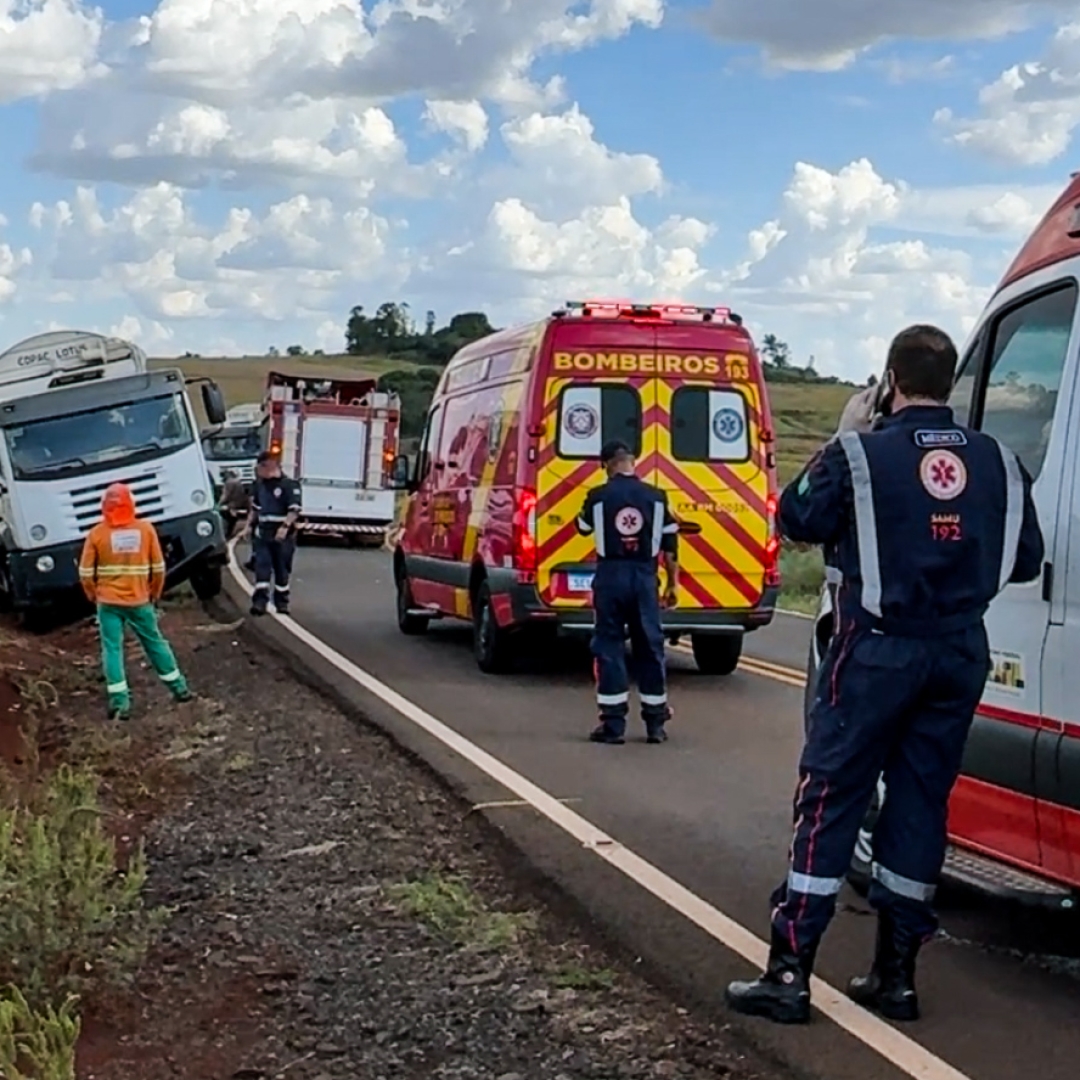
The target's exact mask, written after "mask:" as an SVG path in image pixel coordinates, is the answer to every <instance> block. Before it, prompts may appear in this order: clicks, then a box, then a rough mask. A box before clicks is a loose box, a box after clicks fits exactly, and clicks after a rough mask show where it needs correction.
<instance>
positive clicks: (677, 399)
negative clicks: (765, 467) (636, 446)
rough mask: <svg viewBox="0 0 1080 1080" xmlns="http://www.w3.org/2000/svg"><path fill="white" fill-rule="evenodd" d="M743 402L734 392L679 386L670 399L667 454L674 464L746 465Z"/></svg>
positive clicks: (747, 446)
mask: <svg viewBox="0 0 1080 1080" xmlns="http://www.w3.org/2000/svg"><path fill="white" fill-rule="evenodd" d="M748 428H749V425H748V423H747V408H746V398H745V397H743V395H742V394H741V393H739V391H738V390H727V389H724V390H714V389H710V388H709V387H707V386H682V387H680V388H679V389H678V390H676V391H675V393H674V394H673V395H672V398H671V453H672V456H673V457H674V458H675V460H676V461H731V462H738V461H747V460H748V459H749V457H750V435H749V430H748Z"/></svg>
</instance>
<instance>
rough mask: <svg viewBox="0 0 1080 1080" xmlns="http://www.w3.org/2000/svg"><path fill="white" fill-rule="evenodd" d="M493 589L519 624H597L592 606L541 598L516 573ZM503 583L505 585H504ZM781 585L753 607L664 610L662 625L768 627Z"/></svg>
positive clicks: (565, 628)
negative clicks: (554, 602) (553, 604)
mask: <svg viewBox="0 0 1080 1080" xmlns="http://www.w3.org/2000/svg"><path fill="white" fill-rule="evenodd" d="M492 577H493V578H494V580H493V581H492V582H491V585H492V592H493V593H496V594H497V593H499V592H506V593H509V596H510V610H511V613H512V615H511V622H512V623H513V624H515V625H525V624H532V625H543V624H547V625H554V626H556V627H557V628H558V629H559V630H560V631H561V632H564V633H567V634H578V633H582V634H584V633H591V632H592V630H593V627H594V625H595V621H596V620H595V616H594V614H593V610H592V608H568V609H562V610H560V609H558V608H553V607H550V606H549V605H548V604H545V603H544V602H543V601H542V600H541V599H540V594H539V593H538V592H537V590H536V586H535V585H526V584H522V583H521V582H519V581H518V580H517V578H516V575H510V574H508V575H506V577H505V578H504V580H503V581H499V580H498V578H499V577H502V575H501V574H499V573H498V572H496V573H495V574H494V575H492ZM500 586H502V588H500ZM779 592H780V590H779V588H778V587H776V586H769V587H768V588H766V589H765V592H764V593H763V594H762V597H761V602H760V603H759V604H758V605H756V606H755V607H752V608H694V609H676V610H674V611H664V612H662V613H661V620H660V621H661V625H662V626H663V628H664V634H665V636H674V635H677V634H731V633H750V632H751V631H753V630H758V629H760V628H761V627H763V626H768V625H769V623H771V622H772V620H773V615H774V614H775V613H776V601H777V597H778V595H779Z"/></svg>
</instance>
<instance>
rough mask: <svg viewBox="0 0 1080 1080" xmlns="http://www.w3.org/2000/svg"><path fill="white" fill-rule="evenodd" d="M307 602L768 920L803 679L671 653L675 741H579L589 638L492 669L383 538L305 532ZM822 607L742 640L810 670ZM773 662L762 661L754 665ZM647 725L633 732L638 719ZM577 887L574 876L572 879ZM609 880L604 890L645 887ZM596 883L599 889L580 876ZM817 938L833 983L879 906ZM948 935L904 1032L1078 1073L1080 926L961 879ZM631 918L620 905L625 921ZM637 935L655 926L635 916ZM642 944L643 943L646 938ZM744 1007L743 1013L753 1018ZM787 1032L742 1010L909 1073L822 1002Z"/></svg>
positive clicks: (430, 707)
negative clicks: (316, 538) (407, 581)
mask: <svg viewBox="0 0 1080 1080" xmlns="http://www.w3.org/2000/svg"><path fill="white" fill-rule="evenodd" d="M293 614H294V616H295V617H296V619H297V620H298V621H299V622H300V623H301V624H302V625H304V626H305V627H306V628H307V629H309V630H310V631H311V632H312V633H314V634H316V635H317V636H319V637H320V638H321V639H322V640H324V641H325V642H326V643H327V644H329V645H331V646H332V647H333V648H335V649H337V650H338V651H340V652H341V653H343V654H344V655H345V656H347V657H348V658H349V659H351V660H352V661H354V662H355V663H357V664H359V665H360V666H362V667H363V668H365V669H366V670H367V671H369V672H370V673H371V674H373V675H375V676H376V677H377V678H379V679H380V680H382V681H383V682H385V683H386V684H388V685H389V686H391V687H392V688H393V689H395V690H397V691H398V692H399V693H401V694H403V695H405V696H406V697H407V698H409V699H410V700H412V701H413V702H415V703H416V704H417V705H419V706H421V707H422V708H424V709H426V710H427V711H428V712H430V713H432V714H433V715H434V716H436V717H437V718H439V719H440V720H442V721H443V722H444V723H446V724H448V725H449V726H451V727H452V728H454V729H456V730H457V731H459V732H460V733H461V734H463V735H465V736H466V737H467V738H469V739H470V740H472V741H473V742H475V743H477V744H478V745H479V746H481V747H483V748H484V749H485V750H487V751H489V752H490V753H492V754H494V755H495V756H496V757H498V758H499V759H501V760H502V761H503V762H505V763H506V764H507V765H509V766H510V767H511V768H513V769H515V770H517V771H518V772H519V773H521V774H523V775H525V776H527V777H528V778H529V779H530V780H532V781H533V782H535V783H536V784H538V785H539V786H541V787H542V788H544V789H545V790H546V791H548V792H549V793H550V794H552V795H554V796H556V797H559V798H566V799H568V800H573V804H572V805H573V808H574V809H575V810H576V811H578V812H579V813H580V814H582V815H583V816H584V817H586V818H588V819H589V820H590V821H592V822H593V823H595V824H596V825H597V826H599V827H600V828H602V829H604V830H605V831H607V832H608V833H610V834H611V835H612V836H613V837H615V838H616V839H617V840H618V841H620V842H621V843H622V844H624V845H626V846H627V847H629V848H631V849H633V850H634V851H636V852H637V853H638V854H639V855H641V856H642V857H644V858H645V859H648V860H649V861H650V862H652V863H653V864H654V865H656V866H658V867H659V868H660V869H662V870H663V871H665V872H666V873H667V874H669V875H670V876H672V877H673V878H675V879H676V880H677V881H679V882H680V883H681V884H683V885H685V886H686V887H687V888H689V889H691V890H692V891H693V892H695V893H697V894H698V895H699V896H701V897H702V898H704V899H705V900H707V901H708V902H709V903H711V904H712V905H713V906H715V907H716V908H718V909H719V910H721V911H722V912H724V913H725V914H726V915H728V916H730V917H731V918H733V919H735V920H737V921H739V922H740V923H742V924H743V925H744V926H746V927H747V928H749V929H750V930H752V931H753V932H755V933H757V934H758V935H759V936H762V937H764V936H766V935H767V927H768V896H769V893H770V891H771V889H772V888H773V886H774V885H775V883H776V882H777V880H779V879H780V877H781V876H782V875H783V873H784V869H785V857H786V851H787V846H788V843H789V839H790V830H791V821H790V802H791V796H792V792H793V786H794V776H795V763H796V760H797V757H798V753H799V749H800V738H801V731H802V691H801V689H799V688H798V686H797V685H794V683H796V681H797V680H794V679H792V677H791V675H788V676H787V678H786V679H782V678H781V679H778V678H774V677H770V676H769V675H766V674H761V673H755V672H754V671H748V670H740V671H739V672H737V673H736V674H734V675H733V676H731V677H729V678H726V679H718V678H709V677H704V676H701V675H699V674H698V673H697V672H696V670H695V668H694V665H693V661H692V659H691V658H690V657H688V656H686V655H685V654H683V653H681V652H679V651H678V650H672V652H671V678H670V682H671V698H672V705H673V707H674V710H675V719H674V720H673V722H672V724H671V734H672V738H671V741H670V742H669V743H667V744H666V745H664V746H661V747H647V746H645V745H644V743H638V742H636V740H634V741H630V742H628V743H627V745H626V746H624V747H598V746H593V745H591V744H589V743H587V742H585V741H584V735H585V734H586V733H587V731H588V730H589V728H590V727H591V726H592V724H593V722H594V713H593V707H592V704H591V682H590V675H589V665H588V659H587V656H586V655H584V653H583V651H582V650H580V649H574V648H572V647H571V648H566V649H564V650H561V651H560V652H559V653H558V655H556V656H551V657H537V658H534V659H533V660H532V661H530V663H529V665H528V666H527V668H526V670H524V671H523V672H522V673H520V674H515V675H511V676H485V675H483V674H481V673H480V672H479V670H478V669H477V667H476V665H475V663H474V661H473V658H472V655H471V652H470V649H469V632H468V629H467V628H465V627H463V626H462V625H461V624H452V623H445V624H441V625H440V624H433V626H432V629H431V631H430V633H429V634H428V635H427V636H425V637H421V638H406V637H404V636H402V635H401V634H400V633H399V632H398V630H397V626H396V622H395V618H394V594H393V581H392V575H391V567H390V559H389V556H388V555H387V554H386V553H384V552H371V551H368V552H364V551H348V550H338V549H334V548H322V547H303V548H301V550H300V552H299V553H298V558H297V569H296V574H295V577H294V583H293ZM809 628H810V623H809V622H807V621H805V620H801V619H796V618H792V617H783V616H780V617H777V619H776V621H775V622H774V624H773V625H772V626H771V627H769V628H767V629H765V630H762V631H759V632H758V633H756V634H754V635H752V636H751V637H750V638H748V639H747V644H746V649H745V655H747V656H748V657H751V658H754V657H757V658H760V659H761V660H764V661H767V662H769V663H770V664H774V665H783V666H785V667H787V668H788V669H794V671H795V672H802V671H803V670H804V669H805V662H806V648H807V635H808V633H809ZM759 672H760V669H759ZM632 734H634V732H632ZM570 887H571V889H574V888H575V882H574V881H571V882H570ZM625 888H626V889H627V890H628V891H627V892H626V894H625V900H623V899H622V898H621V896H612V895H609V894H610V889H609V890H608V894H605V895H604V898H603V899H604V906H605V907H609V908H612V909H614V910H617V909H618V906H619V904H620V903H623V902H625V904H626V905H628V906H629V905H631V903H632V900H631V896H630V891H632V889H633V886H631V885H629V884H628V883H627V884H626V886H625ZM581 893H582V895H583V896H587V895H588V888H587V887H586V884H585V883H582V889H581ZM843 901H844V903H843V905H842V908H841V911H840V913H839V915H838V917H837V920H836V922H835V923H834V925H833V927H832V929H831V930H830V933H829V936H828V938H827V940H826V942H825V945H824V947H823V949H822V954H821V960H820V964H819V974H820V975H821V976H822V977H823V978H825V979H826V980H827V981H828V982H830V983H831V984H832V985H834V986H841V987H842V986H843V985H844V983H845V982H846V979H847V977H848V976H849V975H851V974H853V973H858V972H860V971H861V970H862V969H863V968H864V967H865V966H866V964H867V961H868V959H869V956H870V953H871V948H872V935H873V920H872V919H871V918H869V917H867V909H866V907H865V905H864V904H863V902H862V901H861V900H859V899H858V897H856V896H855V895H854V894H852V893H850V892H848V891H845V894H844V896H843ZM942 906H943V913H942V914H943V929H944V931H945V934H944V936H943V939H942V940H940V941H936V942H934V943H933V944H931V945H930V946H928V947H927V949H926V950H924V953H923V959H922V964H921V969H920V991H921V996H922V999H923V1006H924V1013H925V1016H924V1019H923V1020H922V1021H921V1022H920V1023H919V1024H917V1025H908V1026H906V1027H904V1028H903V1031H904V1033H905V1034H907V1035H908V1036H910V1037H912V1038H915V1039H917V1040H918V1041H919V1042H920V1043H922V1044H923V1045H924V1046H925V1047H927V1048H928V1049H929V1050H931V1051H932V1053H934V1054H935V1055H937V1056H938V1057H940V1058H942V1059H943V1060H944V1061H946V1062H948V1063H949V1064H950V1065H952V1066H953V1067H954V1068H956V1069H958V1070H959V1071H960V1073H962V1074H963V1075H964V1076H966V1077H968V1078H970V1080H1027V1078H1029V1077H1030V1078H1035V1077H1038V1078H1039V1080H1075V1077H1076V1076H1077V1068H1078V1066H1077V1062H1080V1024H1078V1023H1077V1019H1078V1018H1080V964H1078V963H1077V961H1076V959H1075V958H1076V957H1078V956H1080V928H1078V925H1077V921H1078V920H1077V917H1076V916H1074V917H1072V918H1068V917H1064V916H1053V917H1052V916H1047V915H1046V914H1033V913H1030V912H1025V911H1022V910H1018V909H1014V908H1010V907H1006V906H1003V905H1000V904H997V903H994V902H989V901H985V900H981V899H979V898H975V897H971V896H965V895H949V894H945V895H944V897H943V898H942ZM616 921H617V920H616ZM622 930H623V932H625V933H631V932H632V933H637V934H643V933H644V934H646V935H647V934H648V932H649V931H648V927H647V926H646V927H645V928H644V929H643V928H642V925H641V921H640V919H639V920H638V921H637V922H632V921H631V920H629V919H628V920H627V925H626V926H624V927H622ZM681 948H682V950H683V951H682V952H680V949H679V948H673V947H672V946H671V945H670V944H665V950H666V954H665V962H666V967H667V974H668V975H670V976H671V977H672V978H673V979H675V980H676V982H682V981H685V982H687V983H688V984H689V983H693V984H694V986H695V988H696V992H699V993H700V992H701V988H702V987H703V986H705V987H708V986H710V985H711V986H712V988H713V990H714V991H715V993H714V994H711V995H710V994H705V995H704V996H705V997H706V998H708V999H710V1000H711V1001H715V1000H717V998H718V996H719V992H720V990H721V988H722V983H723V982H724V981H726V979H727V978H728V977H730V976H731V975H732V974H733V973H742V972H744V971H747V970H748V968H747V967H746V965H745V964H744V963H743V962H742V961H741V960H737V959H735V958H724V957H718V956H715V955H710V956H709V957H708V959H707V960H706V959H704V958H703V956H702V955H700V948H699V943H696V941H695V939H694V938H692V937H690V938H687V941H686V944H685V945H684V946H682V947H681ZM642 951H643V952H644V951H647V950H645V949H644V947H643V949H642ZM744 1025H746V1026H744ZM812 1028H813V1030H810V1029H801V1030H799V1031H796V1032H791V1031H777V1030H776V1029H772V1028H771V1027H769V1026H768V1025H762V1024H760V1023H759V1022H756V1021H751V1022H749V1024H748V1025H747V1022H744V1021H741V1020H739V1021H738V1022H737V1030H742V1031H744V1032H747V1033H749V1037H750V1038H751V1039H753V1040H754V1041H755V1042H757V1043H758V1044H759V1045H761V1046H764V1047H765V1048H766V1049H768V1050H770V1051H771V1052H773V1053H775V1055H776V1056H777V1057H778V1058H780V1059H782V1061H783V1062H784V1063H785V1065H786V1066H789V1067H791V1068H792V1069H793V1070H794V1071H796V1072H798V1073H800V1074H803V1075H807V1076H811V1077H821V1078H822V1080H824V1078H828V1080H849V1078H850V1080H895V1078H897V1077H899V1076H901V1075H902V1073H901V1072H900V1071H899V1070H898V1069H896V1067H895V1066H893V1065H891V1064H888V1063H886V1062H884V1061H883V1060H882V1059H881V1058H880V1057H878V1056H877V1055H876V1054H873V1053H870V1052H868V1051H866V1049H865V1047H862V1046H861V1045H859V1044H857V1042H856V1040H855V1039H854V1038H853V1037H852V1036H850V1035H847V1034H846V1033H844V1032H842V1031H840V1030H839V1029H838V1028H835V1027H833V1026H832V1025H831V1024H829V1023H828V1022H826V1021H824V1020H822V1021H820V1022H819V1023H818V1024H816V1025H812Z"/></svg>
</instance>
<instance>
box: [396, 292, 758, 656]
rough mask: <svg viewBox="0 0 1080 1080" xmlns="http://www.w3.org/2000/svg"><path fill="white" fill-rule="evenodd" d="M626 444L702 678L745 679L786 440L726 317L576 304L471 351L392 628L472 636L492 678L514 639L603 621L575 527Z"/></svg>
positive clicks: (433, 415)
mask: <svg viewBox="0 0 1080 1080" xmlns="http://www.w3.org/2000/svg"><path fill="white" fill-rule="evenodd" d="M612 438H620V439H622V440H624V441H625V442H627V443H628V444H629V445H630V446H631V448H632V449H633V450H634V452H635V454H636V455H637V458H638V472H639V475H640V476H641V477H642V479H644V480H647V481H648V482H650V483H652V484H655V485H657V486H658V487H661V488H663V489H664V490H665V491H666V492H667V494H668V498H669V502H670V505H671V509H672V511H673V512H674V514H675V516H676V517H677V518H678V519H679V521H680V534H681V536H680V556H679V558H680V564H681V568H682V569H681V575H680V578H681V580H680V587H679V604H678V606H677V607H676V608H674V609H672V610H669V611H666V612H665V613H664V629H665V631H666V632H667V634H668V637H669V639H671V640H673V641H675V640H678V639H679V638H680V637H681V636H684V635H689V637H690V642H691V645H692V647H693V651H694V655H695V657H696V659H697V663H698V666H699V668H700V669H701V670H702V671H705V672H708V673H714V674H727V673H729V672H731V671H733V670H734V669H735V666H736V664H737V663H738V659H739V655H740V652H741V649H742V638H743V635H744V633H746V632H747V631H751V630H755V629H757V628H758V627H761V626H765V625H767V624H768V623H769V622H770V621H771V619H772V616H773V610H774V605H775V602H776V595H777V591H778V587H779V575H778V570H777V557H778V550H779V541H778V538H777V535H776V526H775V514H776V470H775V453H774V450H775V441H774V433H773V426H772V421H771V417H770V412H769V403H768V398H767V395H766V389H765V382H764V379H763V377H762V369H761V364H760V362H759V360H758V356H757V352H756V350H755V348H754V343H753V341H752V340H751V337H750V334H749V333H748V332H747V330H746V329H745V328H744V326H743V324H742V320H741V319H740V318H739V317H738V316H737V315H734V314H732V313H731V312H730V311H729V310H727V309H726V308H701V307H692V306H687V305H681V304H678V305H673V304H633V303H627V302H613V301H587V302H584V303H571V304H568V305H567V306H566V308H565V309H563V310H560V311H557V312H555V313H553V314H552V315H551V316H550V317H549V318H546V319H544V320H542V321H540V322H538V323H535V324H532V325H529V326H525V327H521V328H516V329H511V330H504V331H500V332H498V333H495V334H492V335H490V336H488V337H486V338H483V339H482V340H480V341H477V342H474V343H473V344H471V345H469V346H467V347H466V348H464V349H462V350H461V351H460V352H459V353H457V355H456V356H455V357H454V358H453V359H452V360H451V362H450V364H449V365H448V366H447V369H446V371H445V373H444V375H443V377H442V380H441V381H440V383H439V386H438V388H437V389H436V392H435V395H434V398H433V400H432V404H431V409H430V413H429V415H428V418H427V424H426V427H425V431H424V435H423V438H422V441H421V445H420V451H419V453H418V455H417V460H416V466H415V470H414V474H413V477H412V480H411V483H410V492H411V494H410V497H409V503H408V508H407V511H406V516H405V520H404V524H403V528H402V531H401V536H400V539H399V542H398V544H397V546H396V549H395V552H394V571H395V579H396V583H397V605H398V624H399V626H400V628H401V630H402V631H403V632H404V633H406V634H418V633H422V632H423V631H425V630H426V629H427V627H428V624H429V622H430V621H431V620H432V619H440V618H445V617H452V618H453V617H456V618H459V619H465V620H470V621H471V622H472V624H473V630H474V643H475V651H476V659H477V662H478V664H479V665H480V667H481V669H482V670H484V671H489V672H494V671H499V670H504V669H505V668H506V667H507V666H509V664H510V663H511V662H512V659H513V652H514V641H515V637H516V632H517V631H519V630H521V629H523V628H525V627H528V626H530V625H534V626H543V625H548V626H551V627H554V628H558V629H559V630H560V631H563V632H574V631H589V630H591V628H592V624H593V613H592V610H591V606H590V603H591V582H592V574H593V570H594V568H595V567H594V559H595V554H594V548H593V541H592V540H591V539H590V538H588V537H582V536H579V535H578V532H577V528H576V525H575V519H576V517H577V515H578V512H579V511H580V509H581V505H582V502H583V501H584V499H585V495H586V493H587V491H588V490H589V488H591V487H594V486H596V485H598V484H600V483H602V482H603V480H604V475H603V471H602V470H601V467H600V461H599V455H600V447H601V445H602V444H603V443H604V442H606V441H607V440H609V439H612Z"/></svg>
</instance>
